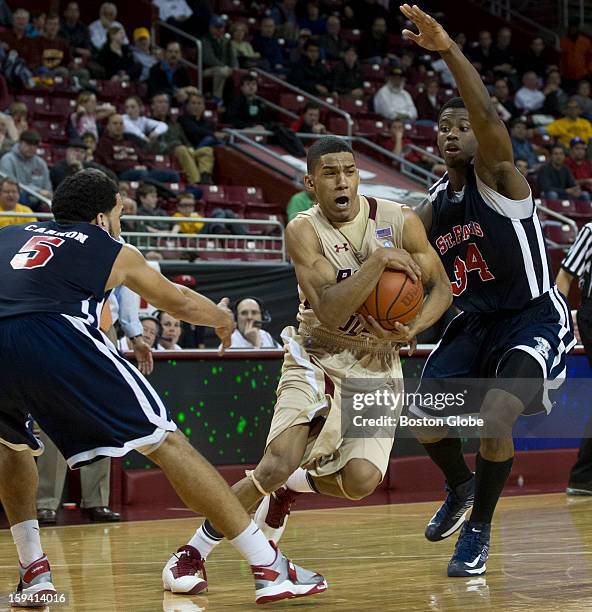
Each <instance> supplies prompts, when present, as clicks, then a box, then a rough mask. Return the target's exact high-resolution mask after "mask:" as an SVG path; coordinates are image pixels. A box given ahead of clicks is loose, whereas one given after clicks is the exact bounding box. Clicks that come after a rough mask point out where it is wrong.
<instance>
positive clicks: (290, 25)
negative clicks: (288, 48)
mask: <svg viewBox="0 0 592 612" xmlns="http://www.w3.org/2000/svg"><path fill="white" fill-rule="evenodd" d="M295 8H296V0H279V2H276V3H275V4H274V6H273V8H272V9H271V11H270V13H269V16H270V17H271V18H272V19H273V21H274V23H275V26H276V32H277V35H278V36H280V37H282V38H285V39H286V40H288V41H289V42H291V43H294V42H295V41H296V40H298V34H299V28H298V18H297V17H296V10H295Z"/></svg>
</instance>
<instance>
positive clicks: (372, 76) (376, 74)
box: [362, 64, 385, 81]
mask: <svg viewBox="0 0 592 612" xmlns="http://www.w3.org/2000/svg"><path fill="white" fill-rule="evenodd" d="M362 75H363V77H364V79H368V80H369V81H384V78H385V75H384V67H383V66H381V65H380V64H362Z"/></svg>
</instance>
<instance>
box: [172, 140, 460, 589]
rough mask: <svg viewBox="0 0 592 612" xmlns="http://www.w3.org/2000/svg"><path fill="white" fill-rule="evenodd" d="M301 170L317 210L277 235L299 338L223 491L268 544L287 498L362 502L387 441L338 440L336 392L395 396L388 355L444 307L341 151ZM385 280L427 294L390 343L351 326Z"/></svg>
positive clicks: (432, 260) (289, 334)
mask: <svg viewBox="0 0 592 612" xmlns="http://www.w3.org/2000/svg"><path fill="white" fill-rule="evenodd" d="M307 169H308V174H307V175H306V177H305V185H306V188H307V190H309V191H310V192H311V193H312V192H314V194H315V199H316V202H317V205H315V206H314V207H313V208H312V209H310V210H307V211H304V212H303V213H300V214H299V215H298V216H297V217H296V218H295V219H294V220H293V221H292V222H291V223H290V224H289V225H288V228H287V230H286V239H287V247H288V252H289V254H290V257H291V259H292V261H293V263H294V267H295V270H296V276H297V278H298V284H299V290H300V299H301V304H300V308H299V312H298V321H299V327H298V329H295V328H294V327H287V328H286V329H285V330H284V332H283V334H282V339H283V340H284V348H285V356H284V364H283V369H282V376H281V379H280V382H279V386H278V390H277V403H276V406H275V411H274V416H273V420H272V423H271V427H270V432H269V436H268V439H267V447H266V449H265V454H264V456H263V459H262V460H261V462H260V463H259V465H258V466H257V468H256V469H255V470H254V471H253V472H249V473H247V477H246V478H244V479H243V480H241V481H240V482H238V483H236V484H235V485H234V487H233V491H234V492H235V494H236V495H237V497H238V498H239V500H240V501H241V503H242V504H243V505H244V507H245V508H246V509H251V508H253V507H254V506H255V505H256V504H257V503H258V502H259V501H260V500H261V499H262V498H265V499H264V502H263V503H262V504H261V506H260V507H259V510H258V512H257V516H256V521H258V523H257V524H258V526H259V527H261V528H262V530H263V531H264V532H265V533H266V535H268V537H270V538H271V539H274V540H275V541H277V540H278V539H279V537H280V536H281V532H282V531H283V528H284V527H285V518H286V516H287V514H289V511H290V505H291V503H292V501H293V499H294V494H295V493H304V492H310V493H312V492H319V493H325V494H326V495H332V496H336V497H342V498H347V499H361V498H363V497H366V496H367V495H370V494H371V493H372V492H373V491H374V489H375V488H376V487H377V486H378V485H379V484H380V482H381V481H382V479H383V478H384V475H385V472H386V469H387V466H388V462H389V457H390V452H391V448H392V445H393V439H394V427H393V428H392V430H390V431H389V437H377V436H371V435H370V436H366V437H365V438H355V437H351V436H349V435H347V431H348V430H347V429H346V431H342V429H343V428H342V423H341V391H342V383H343V382H344V381H345V380H346V379H352V378H353V379H364V380H366V379H380V380H381V381H382V382H383V383H384V384H385V385H386V386H387V387H388V388H390V389H391V390H401V388H402V372H401V364H400V361H399V354H398V347H399V345H400V344H408V343H413V341H414V338H415V336H416V335H417V334H418V333H419V332H421V331H423V330H424V329H426V328H428V327H430V326H431V325H432V324H433V323H435V322H436V321H437V320H438V319H439V318H440V317H441V316H442V314H443V313H444V312H445V311H446V309H447V308H448V307H449V305H450V303H451V301H452V293H451V289H450V283H449V281H448V279H447V277H446V273H445V271H444V268H443V266H442V264H441V262H440V259H439V257H438V256H437V254H436V253H435V251H434V250H433V249H432V247H431V246H430V245H429V243H428V240H427V237H426V234H425V230H424V228H423V225H422V223H421V221H420V220H419V218H418V217H417V216H416V215H415V213H413V212H412V211H411V210H410V209H409V208H407V207H405V206H403V205H401V204H397V203H395V202H390V201H387V200H375V199H374V198H366V197H364V196H361V195H359V194H358V185H359V174H358V170H357V168H356V162H355V159H354V156H353V152H352V150H351V148H350V147H349V145H348V144H347V143H346V142H345V141H343V140H341V139H339V138H336V137H326V138H323V139H320V140H318V141H317V142H316V143H315V144H314V145H313V146H312V147H311V148H310V149H309V151H308V154H307ZM385 269H393V270H401V271H403V272H406V273H407V274H408V275H409V276H410V277H411V278H412V279H413V280H414V281H415V280H417V279H418V278H421V281H422V283H423V286H424V290H425V293H426V294H427V298H426V300H425V302H424V305H423V309H422V311H421V314H420V315H418V316H417V317H416V319H415V320H414V321H412V322H411V323H410V324H409V326H404V325H401V324H397V329H396V330H395V331H394V332H388V331H386V330H385V329H383V328H382V327H380V326H379V325H378V323H377V322H376V321H375V320H373V319H371V318H370V317H369V318H368V319H367V320H365V319H364V318H363V317H361V316H360V315H357V314H356V313H357V311H358V309H359V308H360V306H361V305H362V304H363V302H364V301H365V300H366V298H367V296H368V294H369V293H370V292H371V291H372V289H373V288H374V287H375V286H376V284H377V282H378V280H379V279H380V277H381V275H382V273H383V271H384V270H385ZM301 466H305V468H306V469H305V468H304V467H301ZM284 485H286V486H284ZM274 529H275V530H274ZM221 539H222V534H221V533H219V532H218V531H217V530H216V528H215V527H214V526H213V525H212V523H210V522H209V521H206V522H205V523H204V524H203V525H202V526H201V527H200V528H199V529H198V531H197V532H196V534H195V535H194V537H193V538H192V539H191V541H190V542H189V544H188V546H189V547H193V548H195V549H197V551H199V554H200V555H201V557H202V558H204V559H205V557H207V555H208V554H209V552H210V551H211V550H212V548H213V547H214V546H215V545H216V544H217V543H218V542H219V541H220V540H221ZM186 580H187V579H186ZM198 580H199V576H196V581H198ZM185 585H186V588H188V589H189V588H190V587H191V586H192V585H191V583H190V582H189V581H186V583H185ZM175 590H177V592H179V591H180V590H181V588H180V587H179V588H178V589H177V588H176V589H175Z"/></svg>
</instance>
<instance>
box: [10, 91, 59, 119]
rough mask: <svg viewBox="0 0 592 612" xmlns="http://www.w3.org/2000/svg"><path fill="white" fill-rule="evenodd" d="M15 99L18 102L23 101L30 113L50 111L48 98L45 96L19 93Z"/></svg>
mask: <svg viewBox="0 0 592 612" xmlns="http://www.w3.org/2000/svg"><path fill="white" fill-rule="evenodd" d="M17 100H18V101H19V102H24V103H25V104H26V105H27V109H28V110H29V113H30V114H31V115H35V114H36V113H38V112H42V111H51V106H50V104H49V100H50V99H49V98H48V97H46V96H42V95H34V94H21V95H19V96H18V98H17Z"/></svg>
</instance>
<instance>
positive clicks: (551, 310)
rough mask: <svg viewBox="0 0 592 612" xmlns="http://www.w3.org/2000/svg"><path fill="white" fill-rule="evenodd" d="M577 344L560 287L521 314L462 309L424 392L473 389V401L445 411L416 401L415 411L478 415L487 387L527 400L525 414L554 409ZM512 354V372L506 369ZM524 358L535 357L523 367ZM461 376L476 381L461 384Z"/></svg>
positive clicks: (429, 369)
mask: <svg viewBox="0 0 592 612" xmlns="http://www.w3.org/2000/svg"><path fill="white" fill-rule="evenodd" d="M575 344H576V341H575V338H574V335H573V325H572V320H571V314H570V312H569V309H568V307H567V304H566V303H565V300H564V298H563V297H562V296H561V294H560V293H559V291H558V290H557V288H556V287H553V288H552V289H551V290H550V291H549V292H548V293H546V294H544V295H542V296H540V297H538V298H536V299H535V300H533V301H532V302H530V303H529V304H528V306H526V307H525V308H524V309H523V310H522V311H520V312H496V313H471V312H462V313H461V314H459V315H458V316H457V317H456V318H455V319H453V320H452V321H451V323H450V324H449V326H448V327H447V329H446V331H445V332H444V335H443V336H442V339H441V340H440V342H439V343H438V344H437V345H436V347H435V348H434V350H433V351H432V353H431V354H430V356H429V357H428V359H427V361H426V364H425V366H424V370H423V373H422V380H421V383H420V385H419V389H418V392H420V393H429V394H432V395H433V394H435V393H438V392H439V393H453V394H455V393H457V392H458V393H463V392H464V391H466V389H467V388H468V389H469V391H468V394H467V401H465V402H464V403H462V404H460V403H455V404H454V405H453V406H450V407H444V408H441V409H433V408H428V407H426V406H425V405H422V406H419V405H418V403H417V402H416V403H415V405H413V406H411V407H410V408H409V412H410V413H411V414H412V415H414V416H421V417H447V416H452V415H461V414H476V413H478V412H479V410H480V407H481V404H482V402H483V399H484V398H485V395H486V393H487V391H489V390H490V389H503V390H505V391H507V392H509V393H512V394H513V395H515V396H516V397H518V398H519V399H521V400H522V402H523V404H524V405H525V410H524V413H525V414H533V413H536V412H541V411H542V410H543V409H544V410H546V412H547V413H549V412H550V411H551V407H552V403H551V402H550V400H549V397H548V392H549V390H550V389H556V388H558V387H559V386H560V385H561V383H562V382H563V380H564V379H565V375H566V361H565V358H566V356H567V353H568V352H569V351H570V350H571V349H572V348H573V347H574V346H575ZM510 355H511V356H512V370H511V371H509V370H510V368H505V367H504V366H505V365H506V364H508V363H509V361H508V359H509V357H510ZM520 357H522V358H523V360H525V361H526V360H530V363H528V364H524V365H525V366H528V367H524V368H521V367H520V362H521V361H522V360H521V359H520ZM533 360H534V361H533ZM536 364H538V366H539V367H537V366H536ZM516 365H518V367H517V368H516ZM521 370H523V371H527V372H534V374H532V375H531V376H537V380H532V379H529V380H526V379H520V380H519V379H517V378H515V377H518V376H520V374H519V373H516V372H520V371H521ZM539 376H540V378H538V377H539ZM456 378H458V379H465V380H466V379H474V382H472V384H469V385H466V384H464V382H461V381H459V382H458V383H455V381H454V380H453V379H456ZM513 378H514V380H513ZM485 379H487V380H485ZM457 387H458V388H457ZM461 387H464V389H461Z"/></svg>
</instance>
